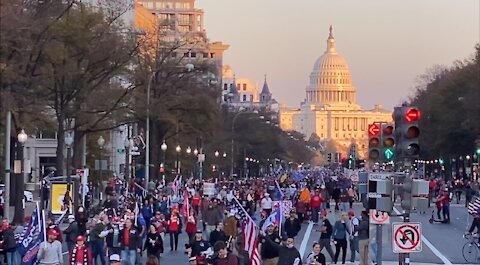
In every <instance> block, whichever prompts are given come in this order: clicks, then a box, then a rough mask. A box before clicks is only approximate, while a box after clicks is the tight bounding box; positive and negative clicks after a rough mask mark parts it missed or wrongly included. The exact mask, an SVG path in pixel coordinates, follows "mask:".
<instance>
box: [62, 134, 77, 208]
mask: <svg viewBox="0 0 480 265" xmlns="http://www.w3.org/2000/svg"><path fill="white" fill-rule="evenodd" d="M72 144H73V137H72V134H71V133H70V132H68V133H67V134H65V145H66V146H67V163H66V169H65V174H66V175H67V192H68V194H69V195H70V198H72V196H75V201H76V202H77V203H78V201H77V199H78V196H77V195H76V194H75V195H74V194H73V192H71V190H72V188H71V186H72V171H71V170H70V150H71V148H72ZM74 191H75V189H74ZM69 203H70V202H69ZM74 206H76V205H75V203H74ZM69 208H70V207H69ZM68 213H70V209H68Z"/></svg>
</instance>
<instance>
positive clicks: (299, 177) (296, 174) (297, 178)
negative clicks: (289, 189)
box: [293, 171, 305, 181]
mask: <svg viewBox="0 0 480 265" xmlns="http://www.w3.org/2000/svg"><path fill="white" fill-rule="evenodd" d="M304 178H305V175H303V174H302V173H300V172H298V171H297V172H293V179H295V181H300V180H302V179H304Z"/></svg>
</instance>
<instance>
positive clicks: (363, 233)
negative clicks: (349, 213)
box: [356, 211, 370, 265]
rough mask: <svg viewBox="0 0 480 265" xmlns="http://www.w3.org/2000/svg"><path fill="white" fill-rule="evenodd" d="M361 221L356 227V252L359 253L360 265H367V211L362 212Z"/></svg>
mask: <svg viewBox="0 0 480 265" xmlns="http://www.w3.org/2000/svg"><path fill="white" fill-rule="evenodd" d="M361 215H362V220H360V222H359V224H358V226H357V227H356V232H357V233H358V252H359V253H360V265H369V264H370V262H369V259H368V254H369V251H368V246H369V229H370V224H369V217H368V212H367V211H362V213H361Z"/></svg>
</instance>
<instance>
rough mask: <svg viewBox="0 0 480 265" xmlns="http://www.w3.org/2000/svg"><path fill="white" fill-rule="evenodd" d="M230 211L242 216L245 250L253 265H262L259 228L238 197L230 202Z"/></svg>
mask: <svg viewBox="0 0 480 265" xmlns="http://www.w3.org/2000/svg"><path fill="white" fill-rule="evenodd" d="M229 206H230V210H233V211H235V212H236V213H237V215H238V216H240V221H241V222H242V224H243V237H244V243H243V249H244V250H245V251H247V252H248V256H249V257H250V262H251V264H252V265H260V264H261V262H260V254H259V253H258V248H257V245H258V244H257V235H258V226H257V224H255V222H254V221H253V219H252V217H250V215H248V213H247V212H246V211H245V209H244V208H243V207H242V205H241V204H240V202H239V201H238V200H237V198H236V197H233V200H231V201H230V205H229Z"/></svg>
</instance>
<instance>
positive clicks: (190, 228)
mask: <svg viewBox="0 0 480 265" xmlns="http://www.w3.org/2000/svg"><path fill="white" fill-rule="evenodd" d="M185 232H187V235H188V242H190V241H192V240H193V238H194V237H195V232H197V218H195V216H193V213H190V216H188V218H187V220H186V225H185Z"/></svg>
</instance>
